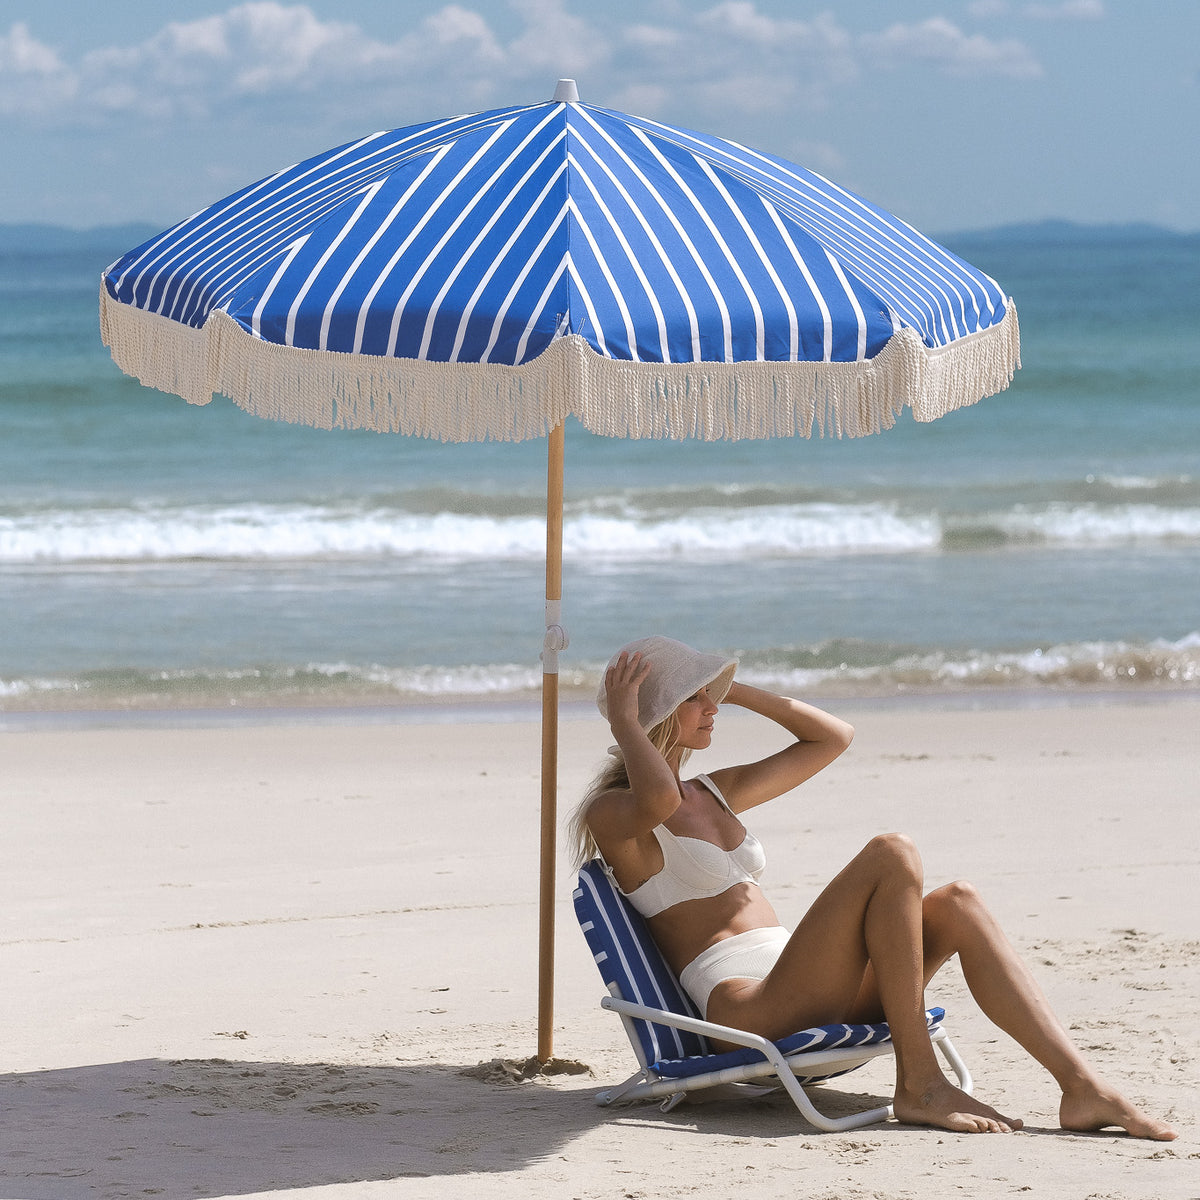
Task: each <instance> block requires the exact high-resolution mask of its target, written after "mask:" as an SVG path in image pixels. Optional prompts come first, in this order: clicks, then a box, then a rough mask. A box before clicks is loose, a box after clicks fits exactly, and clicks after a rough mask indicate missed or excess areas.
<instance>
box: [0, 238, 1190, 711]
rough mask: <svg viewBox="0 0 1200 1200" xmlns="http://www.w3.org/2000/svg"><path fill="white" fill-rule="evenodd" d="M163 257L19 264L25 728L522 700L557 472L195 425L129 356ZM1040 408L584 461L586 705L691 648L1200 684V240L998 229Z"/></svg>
mask: <svg viewBox="0 0 1200 1200" xmlns="http://www.w3.org/2000/svg"><path fill="white" fill-rule="evenodd" d="M134 240H136V238H135V237H131V236H130V235H129V234H128V232H126V233H125V234H124V235H121V240H119V241H118V240H116V239H114V238H113V237H111V236H110V237H109V238H107V239H106V238H105V237H104V236H103V235H101V234H95V235H93V236H92V237H91V238H90V239H88V238H81V239H76V240H75V242H74V243H73V244H72V245H70V246H68V247H60V248H59V249H57V250H56V249H54V248H53V246H52V243H51V240H50V239H49V238H48V237H41V238H33V239H30V238H25V239H23V240H22V239H18V238H14V237H10V238H8V239H7V240H3V239H0V613H3V614H4V630H3V635H2V637H0V709H7V710H10V711H11V710H20V709H38V708H69V707H87V708H95V707H99V708H114V707H116V708H119V707H144V706H153V705H183V706H187V705H196V704H212V705H222V706H228V705H230V704H249V703H259V704H281V705H288V704H296V703H321V704H374V703H390V702H394V701H401V702H403V701H421V700H440V699H451V700H453V699H462V698H485V697H486V698H520V697H523V696H526V695H528V694H529V693H530V691H531V690H532V689H534V688H535V687H536V686H537V683H538V681H539V679H540V665H539V661H538V654H539V650H540V643H541V626H542V605H543V602H542V594H543V586H544V574H543V565H542V559H543V553H544V547H545V542H544V529H543V510H544V499H543V497H544V489H545V461H544V455H545V446H544V444H543V443H537V442H534V443H526V444H522V445H516V446H511V445H481V446H480V445H476V446H443V445H440V444H435V443H426V442H421V441H417V440H411V439H405V438H400V437H390V436H386V435H376V434H366V433H349V432H335V433H328V432H322V431H316V430H309V429H303V428H296V427H290V426H283V425H274V424H271V423H268V422H264V421H259V420H256V419H254V418H252V417H249V416H246V415H245V414H243V413H241V412H240V411H239V410H237V409H236V408H234V406H233V405H232V404H230V403H229V402H228V401H226V400H223V399H220V398H218V399H217V400H215V401H214V402H213V403H212V404H211V405H209V406H208V407H206V408H193V407H189V406H187V405H186V404H184V403H183V402H182V401H181V400H178V399H177V398H174V397H170V396H166V395H164V394H162V393H158V392H153V391H149V390H146V389H143V388H141V387H140V386H139V385H138V384H137V383H136V382H134V381H133V380H130V379H127V378H125V377H124V376H122V375H121V374H120V372H119V371H118V370H117V368H116V367H115V366H113V364H112V363H111V361H110V360H109V358H108V355H107V352H106V351H105V349H104V348H103V346H102V345H101V344H100V341H99V335H98V331H97V317H96V296H97V292H98V286H99V274H100V271H101V269H102V268H103V267H104V266H105V265H106V264H107V263H108V262H109V261H110V260H111V259H112V258H115V257H116V256H117V254H118V253H120V252H121V251H122V250H124V249H127V248H128V246H129V245H131V244H133V241H134ZM947 241H948V243H949V244H950V246H951V248H952V249H954V250H956V251H957V252H959V253H961V254H962V255H964V256H965V257H967V258H968V259H969V260H970V261H972V262H974V263H975V264H976V265H978V266H980V267H982V268H983V269H984V270H986V271H988V272H989V273H990V274H992V275H994V276H995V277H996V278H998V279H999V280H1000V281H1001V283H1002V284H1003V286H1004V287H1005V288H1006V289H1007V290H1008V291H1009V292H1010V293H1011V294H1012V295H1013V296H1014V297H1015V298H1016V302H1017V306H1018V310H1019V312H1020V317H1021V327H1022V354H1023V360H1024V367H1023V369H1022V370H1021V371H1020V372H1019V373H1018V375H1017V378H1016V381H1015V383H1014V385H1013V387H1012V388H1010V389H1009V391H1007V392H1005V393H1002V394H1000V395H999V396H996V397H992V398H990V399H988V400H985V401H983V402H981V403H980V404H978V405H976V406H974V407H972V408H970V409H966V410H963V411H961V412H959V413H956V414H953V415H951V416H949V417H946V418H943V419H942V420H941V421H938V422H935V423H933V424H931V425H926V426H920V425H917V424H915V423H913V422H911V421H908V420H906V421H904V422H902V423H901V425H899V426H898V427H897V428H896V429H894V430H891V431H889V432H887V433H885V434H882V435H880V436H878V437H874V438H867V439H863V440H861V441H853V442H852V441H840V442H839V441H835V440H827V441H814V442H805V441H778V442H743V443H736V444H728V443H717V444H698V443H687V442H684V443H665V442H617V441H605V440H603V439H599V438H595V437H592V436H591V435H589V434H587V433H585V432H583V431H582V430H580V429H579V428H578V427H570V428H569V429H568V434H567V518H566V533H565V543H566V548H565V566H564V573H565V582H564V623H565V624H566V625H567V627H568V629H569V631H570V634H571V637H572V646H571V649H570V650H569V651H568V652H567V653H566V654H565V655H564V656H563V670H564V683H565V684H566V685H567V686H568V687H571V686H574V685H578V686H580V687H584V688H590V687H591V686H594V682H595V680H596V678H597V673H598V668H599V666H600V664H601V662H602V661H603V660H604V659H605V658H606V657H607V655H608V653H609V652H610V650H611V649H613V648H615V646H617V645H619V644H620V643H621V642H622V641H625V640H627V639H629V638H632V637H635V636H640V635H642V634H644V633H647V632H654V631H661V632H669V633H672V634H674V635H676V636H679V637H682V638H685V639H686V640H689V641H693V642H696V643H700V644H703V645H705V646H710V647H713V648H721V649H729V650H733V651H736V652H737V653H739V654H741V655H742V657H743V662H744V664H745V667H744V671H745V674H746V675H747V677H749V678H757V679H760V680H762V681H763V682H769V683H771V684H773V685H776V686H781V687H789V688H793V689H799V690H803V691H804V692H806V693H807V694H815V695H820V696H830V695H844V694H850V695H871V696H893V695H897V694H908V693H914V692H915V693H925V692H937V693H947V692H952V693H964V694H967V695H978V696H983V695H986V694H989V693H993V692H994V690H995V689H996V688H997V687H999V686H1002V687H1008V688H1016V689H1020V690H1022V691H1023V692H1026V693H1028V692H1033V693H1043V694H1044V693H1054V694H1065V693H1071V692H1077V691H1079V690H1094V689H1107V690H1112V689H1116V690H1119V691H1124V692H1129V693H1132V692H1135V691H1136V692H1139V693H1140V692H1144V691H1146V690H1147V689H1149V690H1152V691H1156V692H1161V691H1164V690H1170V691H1178V690H1180V689H1188V688H1193V689H1194V688H1196V687H1197V685H1198V684H1200V602H1198V601H1197V596H1200V395H1198V389H1200V385H1198V384H1197V379H1198V378H1200V374H1198V372H1200V289H1197V288H1196V286H1195V284H1196V280H1197V279H1200V238H1197V237H1195V236H1192V237H1177V236H1171V235H1163V236H1161V237H1145V236H1132V235H1125V236H1119V235H1117V234H1110V235H1105V236H1101V235H1099V234H1097V235H1095V236H1093V237H1091V238H1090V239H1089V238H1083V237H1079V236H1073V237H1071V238H1069V239H1067V240H1059V241H1053V240H1047V239H1045V238H1038V237H1034V236H1026V237H1024V238H1022V237H1019V236H1015V235H1008V236H1003V237H1001V236H993V235H977V236H973V237H961V238H957V239H947Z"/></svg>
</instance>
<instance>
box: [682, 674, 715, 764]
mask: <svg viewBox="0 0 1200 1200" xmlns="http://www.w3.org/2000/svg"><path fill="white" fill-rule="evenodd" d="M717 711H718V709H717V705H716V704H715V703H714V702H713V700H712V699H711V697H710V696H709V694H708V689H707V688H701V689H700V690H699V691H698V692H697V693H696V694H695V695H694V696H689V697H688V698H687V699H686V700H685V701H684V702H683V703H682V704H681V705H680V706H679V707H678V708H677V709H676V710H675V720H676V722H677V725H678V730H679V732H678V739H679V742H678V744H679V745H680V746H681V747H682V748H683V749H685V750H703V749H704V748H705V747H706V746H708V744H709V743H710V742H711V741H712V733H713V719H714V718H715V717H716V715H717Z"/></svg>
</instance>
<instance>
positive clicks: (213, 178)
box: [0, 0, 1200, 233]
mask: <svg viewBox="0 0 1200 1200" xmlns="http://www.w3.org/2000/svg"><path fill="white" fill-rule="evenodd" d="M560 77H572V78H574V79H576V80H577V82H578V86H579V91H580V96H581V99H582V100H583V101H584V102H585V103H590V104H596V105H600V106H602V107H606V108H617V109H622V110H624V111H626V112H632V113H636V114H638V115H641V116H648V117H654V118H657V119H659V120H664V121H668V122H673V123H675V124H679V125H685V126H688V127H691V128H694V129H700V130H703V131H705V132H709V133H715V134H720V135H722V136H724V137H729V138H733V139H734V140H736V141H740V142H744V143H747V144H749V145H752V146H756V147H759V148H761V149H765V150H770V151H772V152H774V153H776V154H781V155H783V156H784V157H787V158H790V159H793V160H795V161H797V162H801V163H803V164H804V165H805V166H807V167H810V168H811V169H813V170H816V171H819V172H821V173H822V174H825V175H828V176H829V177H831V178H832V179H834V180H836V181H837V182H838V183H840V184H841V185H843V186H844V187H848V188H850V189H852V190H854V191H857V192H859V193H861V194H862V195H864V196H866V197H867V198H868V199H870V200H872V201H873V202H875V203H877V204H880V205H882V206H884V207H885V208H889V209H891V210H892V211H893V212H895V213H897V214H898V215H899V216H901V217H903V218H905V219H906V220H908V221H910V222H912V223H913V224H915V225H917V226H918V227H919V228H922V229H925V230H926V231H928V232H931V233H939V232H941V233H948V232H958V231H964V230H973V229H982V228H989V227H993V226H996V225H1004V224H1009V223H1013V222H1024V221H1039V220H1045V219H1052V218H1061V219H1066V220H1071V221H1078V222H1084V223H1108V222H1128V221H1143V222H1151V223H1155V224H1160V225H1165V226H1167V227H1169V228H1172V229H1177V230H1184V231H1197V230H1200V153H1198V149H1200V146H1198V135H1197V132H1196V131H1197V128H1200V119H1198V118H1200V0H1041V2H1036V3H1035V2H1032V0H926V2H924V3H913V2H909V0H892V2H890V3H879V2H878V0H842V2H838V3H828V2H827V3H824V4H807V3H804V2H803V0H699V2H691V0H601V2H597V0H460V2H456V3H444V2H443V0H309V2H308V3H304V4H301V3H291V2H290V0H249V2H244V3H240V2H237V0H186V3H184V2H176V0H102V2H101V3H97V2H96V0H0V162H3V163H4V164H5V169H4V171H3V172H0V222H4V223H12V222H27V221H36V222H49V223H54V224H62V225H67V226H71V227H74V228H88V227H91V226H95V225H104V224H117V223H125V222H133V221H139V222H140V221H146V222H149V223H151V224H154V225H156V226H165V225H169V224H172V223H174V222H175V221H177V220H179V219H181V218H183V217H185V216H188V215H189V214H190V213H192V212H194V211H196V210H197V209H199V208H202V207H204V206H205V205H207V204H209V203H211V202H212V201H214V200H216V199H219V198H220V197H221V196H223V195H225V194H226V193H228V192H231V191H233V190H235V189H237V188H239V187H241V186H243V185H245V184H248V183H250V182H252V181H254V180H256V179H258V178H261V177H262V176H265V175H268V174H271V173H273V172H275V171H276V170H279V169H280V168H283V167H286V166H288V165H290V164H291V163H293V162H297V161H300V160H302V159H304V158H306V157H308V156H310V155H312V154H316V153H318V152H320V151H322V150H325V149H328V148H330V147H332V146H336V145H339V144H341V143H342V142H346V141H349V140H351V139H354V138H357V137H360V136H362V135H363V134H366V133H370V132H373V131H375V130H378V129H388V128H396V127H400V126H404V125H408V124H413V123H416V122H418V121H423V120H429V119H432V118H435V117H439V116H445V115H450V114H456V113H463V112H472V111H477V110H480V109H486V108H491V107H499V106H502V105H508V104H514V103H528V102H538V101H543V100H549V99H550V97H551V96H552V95H553V91H554V85H555V82H556V80H557V79H558V78H560Z"/></svg>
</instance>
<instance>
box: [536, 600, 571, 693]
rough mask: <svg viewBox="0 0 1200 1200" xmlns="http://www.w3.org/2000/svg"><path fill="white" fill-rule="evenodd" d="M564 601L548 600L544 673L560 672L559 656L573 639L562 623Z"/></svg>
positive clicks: (543, 655)
mask: <svg viewBox="0 0 1200 1200" xmlns="http://www.w3.org/2000/svg"><path fill="white" fill-rule="evenodd" d="M561 620H562V601H561V600H547V601H546V634H545V637H544V638H543V640H542V674H544V675H557V674H558V656H559V653H560V652H561V651H563V650H565V649H566V648H567V647H568V646H569V645H570V644H571V639H570V637H568V636H567V631H566V630H565V629H564V628H563V627H562V625H561V623H560V622H561Z"/></svg>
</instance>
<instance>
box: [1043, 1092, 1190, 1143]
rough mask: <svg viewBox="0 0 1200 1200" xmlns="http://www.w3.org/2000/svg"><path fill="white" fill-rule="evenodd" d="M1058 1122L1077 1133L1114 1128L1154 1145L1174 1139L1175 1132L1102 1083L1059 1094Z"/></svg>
mask: <svg viewBox="0 0 1200 1200" xmlns="http://www.w3.org/2000/svg"><path fill="white" fill-rule="evenodd" d="M1058 1121H1059V1124H1060V1125H1061V1126H1062V1127H1063V1128H1064V1129H1070V1130H1073V1131H1075V1132H1079V1133H1086V1132H1092V1131H1094V1130H1097V1129H1107V1128H1109V1127H1110V1126H1112V1125H1117V1126H1119V1127H1120V1128H1121V1129H1124V1130H1125V1131H1126V1132H1127V1133H1128V1134H1130V1136H1132V1137H1140V1138H1151V1139H1152V1140H1154V1141H1156V1142H1171V1141H1174V1140H1175V1136H1176V1134H1175V1130H1173V1129H1172V1128H1171V1127H1170V1125H1168V1124H1167V1123H1166V1122H1165V1121H1156V1120H1154V1119H1153V1118H1151V1117H1148V1116H1146V1115H1145V1113H1143V1112H1142V1111H1141V1110H1140V1109H1138V1108H1135V1107H1134V1106H1133V1105H1132V1104H1130V1102H1129V1101H1128V1100H1126V1099H1125V1097H1124V1096H1122V1095H1121V1094H1120V1093H1119V1092H1114V1091H1113V1090H1112V1089H1111V1088H1110V1087H1108V1086H1107V1084H1103V1083H1101V1084H1098V1085H1096V1086H1091V1085H1086V1086H1082V1087H1080V1088H1078V1089H1077V1090H1074V1091H1070V1092H1063V1098H1062V1104H1061V1105H1059V1109H1058Z"/></svg>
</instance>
